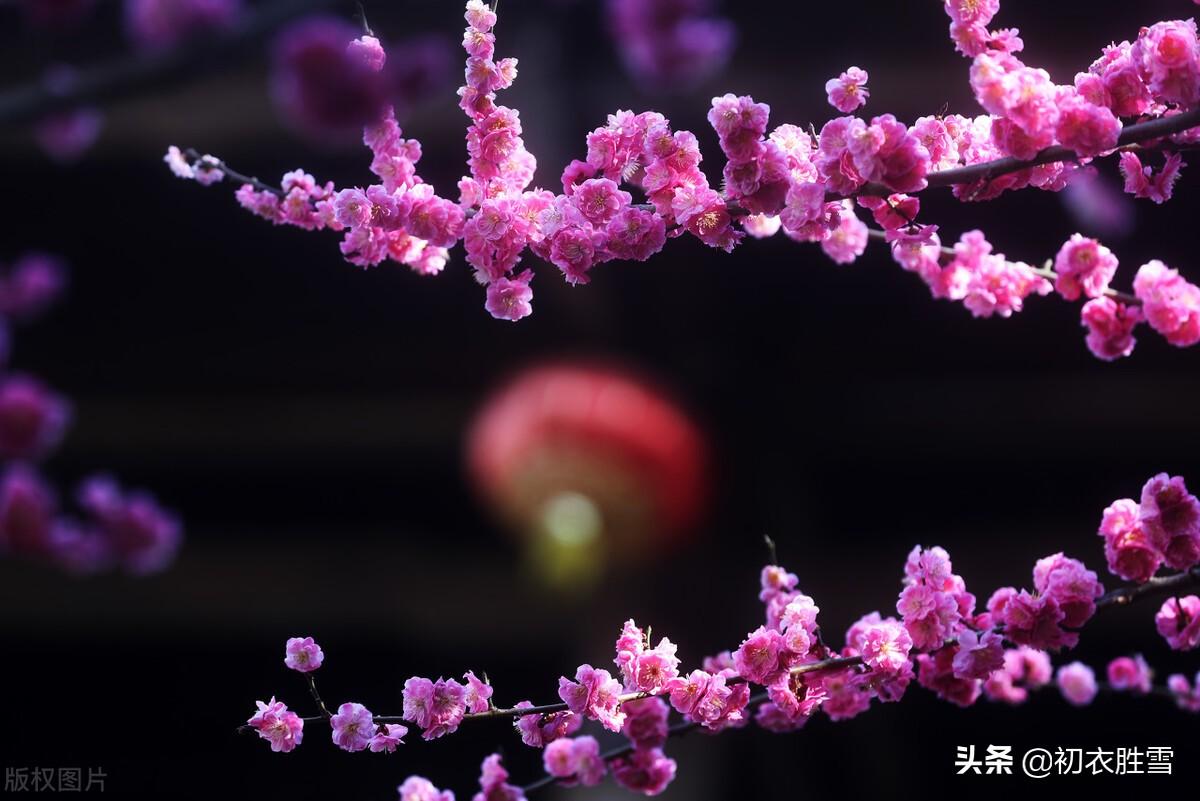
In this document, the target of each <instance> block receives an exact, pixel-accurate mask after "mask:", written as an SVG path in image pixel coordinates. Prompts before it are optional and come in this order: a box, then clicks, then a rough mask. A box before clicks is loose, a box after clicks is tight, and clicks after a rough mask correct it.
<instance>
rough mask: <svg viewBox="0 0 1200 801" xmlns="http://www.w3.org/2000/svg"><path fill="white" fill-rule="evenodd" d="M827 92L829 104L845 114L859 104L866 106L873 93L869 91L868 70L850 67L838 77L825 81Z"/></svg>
mask: <svg viewBox="0 0 1200 801" xmlns="http://www.w3.org/2000/svg"><path fill="white" fill-rule="evenodd" d="M825 94H826V95H828V97H829V105H831V106H833V107H834V108H836V109H837V110H838V111H840V112H842V113H843V114H849V113H850V112H852V111H854V109H856V108H858V107H859V106H865V105H866V103H867V98H868V97H870V96H871V93H870V92H869V91H867V71H866V70H860V69H859V68H858V67H850V68H849V69H848V70H846V71H845V72H843V73H842V74H841V75H839V76H838V77H836V78H831V79H829V80H828V81H826V82H825Z"/></svg>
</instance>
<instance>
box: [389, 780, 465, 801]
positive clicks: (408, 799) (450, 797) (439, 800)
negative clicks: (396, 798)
mask: <svg viewBox="0 0 1200 801" xmlns="http://www.w3.org/2000/svg"><path fill="white" fill-rule="evenodd" d="M396 789H397V791H399V793H400V801H454V793H453V792H451V791H450V790H439V789H438V788H436V787H434V786H433V782H431V781H429V779H426V778H425V777H423V776H409V777H408V778H407V779H405V780H404V783H403V784H401V785H400V786H399V787H397V788H396Z"/></svg>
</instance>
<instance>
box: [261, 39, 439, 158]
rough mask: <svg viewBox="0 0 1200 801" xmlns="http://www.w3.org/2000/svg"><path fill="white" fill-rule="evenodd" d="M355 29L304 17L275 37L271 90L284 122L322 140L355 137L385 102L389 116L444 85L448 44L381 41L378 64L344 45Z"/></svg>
mask: <svg viewBox="0 0 1200 801" xmlns="http://www.w3.org/2000/svg"><path fill="white" fill-rule="evenodd" d="M360 34H361V30H360V29H359V28H358V27H357V26H355V25H351V24H350V23H348V22H346V21H345V20H342V19H339V18H337V17H331V16H312V17H307V18H305V19H302V20H300V21H298V22H295V23H293V24H292V25H290V26H288V27H287V28H285V29H284V30H283V31H281V32H280V34H279V35H278V36H277V37H276V39H275V44H274V57H273V60H272V66H271V94H272V96H273V98H274V100H275V105H276V107H277V108H278V109H279V112H280V114H281V115H282V116H283V118H284V119H285V121H286V122H287V123H288V124H289V125H291V126H292V127H294V128H296V129H297V130H298V131H299V132H300V133H302V134H304V135H305V136H308V137H309V138H311V139H314V140H316V141H318V142H322V143H332V144H336V143H343V142H347V143H348V142H351V141H357V139H358V138H359V136H360V134H361V128H362V127H363V126H364V125H366V124H368V123H372V122H375V121H376V120H378V119H379V118H380V117H381V116H382V115H383V113H384V111H385V109H386V108H387V106H388V105H392V106H393V107H394V108H395V109H396V114H397V116H403V114H404V112H405V111H406V110H407V109H409V108H411V107H412V106H413V105H414V104H416V103H419V102H420V101H422V100H424V99H425V98H427V97H429V96H430V95H431V94H433V93H434V92H436V91H437V90H439V89H441V88H443V87H444V86H445V85H447V84H448V82H449V78H450V69H451V63H452V62H451V47H450V42H449V41H448V40H445V39H442V38H440V37H422V38H416V39H412V40H409V41H407V42H404V43H400V44H388V45H387V46H386V49H387V60H386V63H385V64H383V65H382V68H381V69H379V70H376V69H373V68H372V65H371V64H368V63H366V62H365V61H364V60H363V59H361V58H357V57H355V54H354V52H353V51H351V50H348V49H347V48H348V45H349V44H350V43H351V42H353V41H355V40H357V39H358V38H359V36H360Z"/></svg>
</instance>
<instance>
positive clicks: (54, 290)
mask: <svg viewBox="0 0 1200 801" xmlns="http://www.w3.org/2000/svg"><path fill="white" fill-rule="evenodd" d="M66 284H67V270H66V268H65V267H64V266H63V264H62V262H61V261H59V260H58V259H56V258H55V257H53V256H49V255H46V254H45V253H27V254H25V255H24V256H22V257H21V258H20V259H18V260H17V263H16V264H14V265H13V266H12V269H10V270H9V271H8V272H7V273H6V274H3V275H0V315H3V316H4V317H9V318H12V319H16V320H27V319H29V318H32V317H36V316H38V315H39V314H41V313H42V312H43V311H45V309H46V307H48V306H50V305H51V304H52V303H54V301H56V300H57V299H58V297H59V295H61V294H62V291H63V289H64V288H65V287H66Z"/></svg>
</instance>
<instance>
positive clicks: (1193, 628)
mask: <svg viewBox="0 0 1200 801" xmlns="http://www.w3.org/2000/svg"><path fill="white" fill-rule="evenodd" d="M1154 625H1155V626H1156V627H1157V628H1158V633H1159V634H1161V635H1162V636H1163V638H1164V639H1166V641H1167V644H1168V645H1170V646H1171V648H1173V649H1174V650H1176V651H1190V650H1192V649H1193V648H1195V647H1196V646H1198V645H1200V597H1197V596H1195V595H1187V596H1184V597H1183V598H1168V599H1167V600H1166V601H1164V602H1163V605H1162V607H1161V608H1160V609H1159V610H1158V614H1156V615H1155V616H1154Z"/></svg>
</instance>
